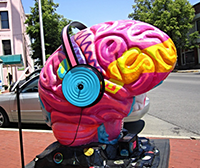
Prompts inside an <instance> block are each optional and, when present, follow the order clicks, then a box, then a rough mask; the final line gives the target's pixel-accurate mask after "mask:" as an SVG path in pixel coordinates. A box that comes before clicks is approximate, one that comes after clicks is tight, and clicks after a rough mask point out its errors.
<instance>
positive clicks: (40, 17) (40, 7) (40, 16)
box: [38, 0, 46, 66]
mask: <svg viewBox="0 0 200 168" xmlns="http://www.w3.org/2000/svg"><path fill="white" fill-rule="evenodd" d="M38 8H39V19H40V39H41V48H42V62H43V66H44V65H45V62H46V56H45V45H44V31H43V21H42V6H41V0H38Z"/></svg>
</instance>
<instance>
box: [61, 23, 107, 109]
mask: <svg viewBox="0 0 200 168" xmlns="http://www.w3.org/2000/svg"><path fill="white" fill-rule="evenodd" d="M71 26H72V27H75V28H78V29H79V30H83V29H85V28H87V27H86V26H85V25H83V24H82V23H80V22H77V21H76V22H72V23H70V24H69V25H67V26H65V27H64V28H63V30H62V46H63V50H64V52H65V55H66V58H67V61H68V65H69V70H68V71H67V73H66V74H65V76H64V78H63V81H62V92H63V95H64V97H65V98H66V99H67V101H68V102H70V103H71V104H73V105H74V106H77V107H90V106H93V105H95V104H96V103H98V102H99V101H100V100H101V98H102V96H103V94H104V91H105V83H104V79H103V76H102V74H101V73H100V72H99V71H98V70H97V69H96V68H95V67H92V66H90V65H87V64H79V62H78V59H77V57H76V54H75V52H74V49H73V46H72V43H71V39H70V35H69V30H70V27H71Z"/></svg>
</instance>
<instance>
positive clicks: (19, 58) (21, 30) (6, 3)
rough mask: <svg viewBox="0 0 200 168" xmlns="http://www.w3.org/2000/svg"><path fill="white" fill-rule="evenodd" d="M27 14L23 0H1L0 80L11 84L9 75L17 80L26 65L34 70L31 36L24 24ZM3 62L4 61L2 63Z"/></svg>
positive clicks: (13, 79) (30, 69) (5, 83)
mask: <svg viewBox="0 0 200 168" xmlns="http://www.w3.org/2000/svg"><path fill="white" fill-rule="evenodd" d="M25 20H26V15H25V13H24V9H23V6H22V2H21V0H0V59H1V60H0V64H1V65H0V80H1V81H2V85H9V81H8V76H10V77H11V76H12V82H14V81H16V80H17V79H18V78H19V76H21V74H22V73H23V72H24V69H26V67H28V66H29V67H30V68H29V72H32V71H33V70H34V62H33V60H32V59H31V48H30V44H31V42H30V38H29V36H28V35H27V34H26V25H25V24H24V22H25ZM1 62H2V63H1Z"/></svg>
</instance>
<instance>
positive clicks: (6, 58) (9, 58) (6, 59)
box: [0, 54, 23, 66]
mask: <svg viewBox="0 0 200 168" xmlns="http://www.w3.org/2000/svg"><path fill="white" fill-rule="evenodd" d="M0 59H1V60H2V61H3V66H7V65H12V66H23V61H22V55H21V54H18V55H2V56H0Z"/></svg>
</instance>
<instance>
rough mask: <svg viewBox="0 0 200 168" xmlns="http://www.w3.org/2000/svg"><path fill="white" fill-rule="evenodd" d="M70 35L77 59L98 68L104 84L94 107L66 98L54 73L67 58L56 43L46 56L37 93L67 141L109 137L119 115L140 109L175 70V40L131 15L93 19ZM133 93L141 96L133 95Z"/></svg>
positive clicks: (107, 139) (114, 136) (113, 137)
mask: <svg viewBox="0 0 200 168" xmlns="http://www.w3.org/2000/svg"><path fill="white" fill-rule="evenodd" d="M71 39H72V43H73V47H74V50H75V53H76V55H77V58H78V60H79V63H80V64H89V65H91V66H93V67H95V68H96V69H98V70H99V71H100V72H101V73H102V75H103V77H104V80H105V84H106V89H105V92H104V95H103V97H102V99H101V100H100V101H99V102H98V103H97V104H95V105H94V106H92V107H88V108H80V107H76V106H74V105H72V104H70V103H69V102H68V101H67V100H66V99H65V97H64V95H63V93H62V78H61V77H60V76H59V74H58V69H59V67H60V65H61V63H62V62H63V60H65V59H66V56H65V54H64V52H63V50H62V46H60V47H59V48H58V49H57V50H56V51H55V52H54V53H53V54H52V55H51V56H50V57H49V59H48V60H47V62H46V64H45V66H44V68H43V69H42V71H41V74H40V79H39V95H40V99H41V101H42V104H43V105H44V108H45V110H46V111H47V113H48V115H49V116H50V119H51V127H52V130H53V132H54V135H55V137H56V138H57V139H58V141H59V142H60V143H61V144H64V145H70V146H78V145H84V144H88V143H91V142H102V143H113V142H114V141H115V140H117V139H118V137H119V135H120V131H121V129H122V125H123V118H124V117H126V116H127V115H128V114H130V113H131V112H134V111H136V110H138V109H141V108H142V107H143V105H144V101H145V93H146V92H147V91H149V90H150V89H152V88H153V87H155V86H156V85H157V84H159V83H160V82H161V81H163V80H164V79H165V78H166V77H167V75H168V74H169V73H170V72H171V71H172V70H173V67H174V65H175V62H176V49H175V46H174V44H173V42H172V41H171V39H170V38H169V37H168V36H167V35H166V34H165V33H163V32H162V31H160V30H159V29H157V28H155V27H154V26H151V25H149V24H147V23H143V22H139V21H132V20H123V21H113V22H105V23H102V24H98V25H94V26H92V27H90V28H87V29H84V30H82V31H80V32H78V33H77V34H76V35H74V36H73V37H72V38H71ZM65 68H66V71H67V67H65ZM66 87H67V86H66ZM137 96H139V97H140V101H139V102H138V101H135V98H136V97H137Z"/></svg>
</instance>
